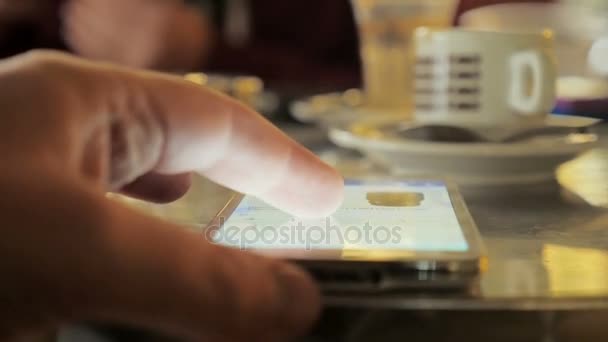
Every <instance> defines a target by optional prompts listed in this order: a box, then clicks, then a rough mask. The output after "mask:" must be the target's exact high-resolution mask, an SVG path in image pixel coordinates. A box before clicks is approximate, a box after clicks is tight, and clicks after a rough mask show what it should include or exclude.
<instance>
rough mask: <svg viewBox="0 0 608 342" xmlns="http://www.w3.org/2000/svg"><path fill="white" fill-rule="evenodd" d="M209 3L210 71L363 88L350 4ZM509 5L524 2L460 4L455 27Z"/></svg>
mask: <svg viewBox="0 0 608 342" xmlns="http://www.w3.org/2000/svg"><path fill="white" fill-rule="evenodd" d="M209 1H210V2H211V3H212V4H213V8H214V11H213V15H214V18H216V20H215V24H216V25H217V26H216V31H217V32H219V34H218V43H217V44H216V47H215V48H214V51H213V52H212V54H211V56H212V57H211V59H210V61H209V63H208V65H207V68H208V69H211V70H217V71H232V72H237V73H249V74H255V75H257V76H259V77H261V78H263V79H264V80H265V81H269V82H270V83H276V84H280V85H281V86H289V85H293V84H299V85H300V87H303V88H312V89H311V90H312V91H317V92H318V91H332V90H336V89H340V88H347V87H356V86H359V85H360V82H361V79H360V62H359V50H358V42H357V29H356V26H355V23H354V18H353V13H352V9H351V6H350V1H349V0H332V1H327V0H308V1H284V0H255V1H253V0H209ZM530 1H531V0H528V1H527V2H530ZM508 2H526V0H461V1H460V3H459V6H458V9H457V13H456V16H455V22H457V21H456V18H458V17H459V16H460V14H462V13H463V12H465V11H467V10H470V9H473V8H476V7H481V6H484V5H491V4H497V3H508ZM537 2H548V0H539V1H537Z"/></svg>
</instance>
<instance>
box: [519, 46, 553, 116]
mask: <svg viewBox="0 0 608 342" xmlns="http://www.w3.org/2000/svg"><path fill="white" fill-rule="evenodd" d="M509 66H510V70H509V71H510V74H511V84H510V90H509V105H510V106H511V109H512V110H514V111H516V112H518V113H519V114H521V115H526V116H532V115H545V114H547V113H545V112H548V111H550V110H551V109H552V106H553V104H554V103H553V102H554V101H555V68H554V66H553V63H552V61H551V60H550V58H549V57H548V56H547V55H546V54H545V53H543V52H541V51H536V50H528V51H522V52H518V53H516V54H514V55H513V56H511V58H510V60H509ZM527 72H530V73H531V76H532V77H531V85H528V84H526V83H527V82H528V79H527V78H526V73H527ZM528 87H530V88H528ZM528 89H529V90H530V91H528Z"/></svg>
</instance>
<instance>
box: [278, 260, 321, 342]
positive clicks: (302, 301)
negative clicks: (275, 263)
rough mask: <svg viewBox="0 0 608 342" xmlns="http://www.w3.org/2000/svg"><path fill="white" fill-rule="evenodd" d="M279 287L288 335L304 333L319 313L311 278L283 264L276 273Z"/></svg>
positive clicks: (316, 295) (319, 308) (315, 287)
mask: <svg viewBox="0 0 608 342" xmlns="http://www.w3.org/2000/svg"><path fill="white" fill-rule="evenodd" d="M276 278H277V282H278V284H279V286H280V287H281V296H282V303H284V304H283V305H284V308H283V310H282V311H283V313H284V316H283V317H284V319H283V323H284V324H285V328H286V329H287V330H286V331H287V332H288V333H290V334H294V335H301V334H303V333H305V332H306V331H307V330H308V329H309V328H310V327H311V326H312V324H313V323H314V322H315V321H316V320H317V318H318V316H319V314H320V312H321V296H320V293H319V289H318V288H317V286H316V284H315V283H314V281H313V280H312V278H311V277H310V276H309V275H308V274H307V273H305V272H304V271H303V270H301V269H300V268H298V267H296V266H293V265H289V264H285V265H283V266H281V267H280V268H279V269H278V270H277V273H276Z"/></svg>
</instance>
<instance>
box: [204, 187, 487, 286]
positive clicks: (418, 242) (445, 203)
mask: <svg viewBox="0 0 608 342" xmlns="http://www.w3.org/2000/svg"><path fill="white" fill-rule="evenodd" d="M204 234H205V236H206V238H207V239H209V240H211V241H213V242H214V243H218V244H221V245H225V246H229V247H233V248H239V249H242V250H248V251H253V252H255V253H260V254H264V255H267V256H270V257H275V258H281V259H286V260H289V261H292V262H295V263H298V264H300V265H301V266H302V267H304V268H305V269H307V270H308V271H309V272H310V273H311V274H312V275H313V276H314V277H315V278H316V279H317V280H318V281H319V283H320V284H321V287H322V288H323V289H324V290H325V291H347V290H354V291H383V290H392V289H406V288H423V287H435V288H450V287H459V286H463V285H464V284H466V283H467V281H468V280H469V279H472V276H474V275H475V274H477V272H478V271H479V267H480V264H481V262H482V259H483V257H484V248H483V244H482V241H481V238H480V235H479V232H478V230H477V228H476V226H475V223H474V221H473V219H472V217H471V215H470V214H469V211H468V210H467V207H466V205H465V203H464V201H463V199H462V197H461V195H460V194H459V192H458V189H457V187H456V186H454V185H453V184H451V183H449V182H446V181H441V180H390V181H386V180H384V181H377V180H376V181H372V180H368V181H362V180H357V181H347V182H346V184H345V198H344V202H343V204H342V205H341V207H340V208H339V209H338V210H337V211H336V212H335V213H334V214H333V215H331V216H329V217H323V218H317V219H302V218H298V217H294V216H292V215H290V214H287V213H285V212H283V211H281V210H278V209H276V208H274V207H272V206H270V205H268V204H266V203H264V202H263V201H261V200H259V199H257V198H255V197H253V196H248V195H242V194H235V195H234V196H233V197H232V198H231V199H230V201H229V202H228V203H227V205H226V206H225V207H224V208H223V209H222V210H221V211H220V212H218V213H217V215H216V217H215V219H214V220H213V221H212V222H211V223H210V224H209V225H208V226H207V227H206V228H205V230H204Z"/></svg>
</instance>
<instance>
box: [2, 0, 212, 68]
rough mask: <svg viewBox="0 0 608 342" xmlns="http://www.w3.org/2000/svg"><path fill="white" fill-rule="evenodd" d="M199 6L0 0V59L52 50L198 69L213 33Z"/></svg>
mask: <svg viewBox="0 0 608 342" xmlns="http://www.w3.org/2000/svg"><path fill="white" fill-rule="evenodd" d="M201 4H203V2H201V1H184V0H0V57H8V56H11V55H15V54H18V53H21V52H25V51H27V50H30V49H33V48H53V49H65V50H69V51H71V52H73V53H75V54H77V55H80V56H82V57H86V58H90V59H93V60H99V61H106V62H113V63H117V64H122V65H126V66H130V67H136V68H151V69H160V70H189V69H193V68H198V67H200V66H201V65H202V64H203V61H204V60H205V58H206V56H207V54H208V52H209V48H210V45H211V42H212V37H213V32H212V25H211V24H210V21H209V19H208V17H207V15H206V14H205V11H204V9H203V7H201Z"/></svg>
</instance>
